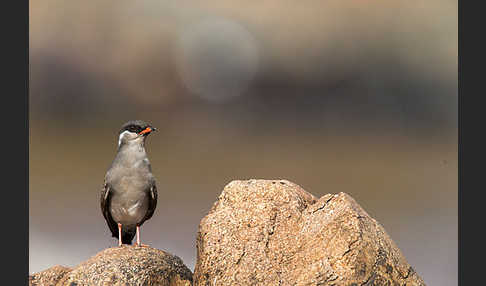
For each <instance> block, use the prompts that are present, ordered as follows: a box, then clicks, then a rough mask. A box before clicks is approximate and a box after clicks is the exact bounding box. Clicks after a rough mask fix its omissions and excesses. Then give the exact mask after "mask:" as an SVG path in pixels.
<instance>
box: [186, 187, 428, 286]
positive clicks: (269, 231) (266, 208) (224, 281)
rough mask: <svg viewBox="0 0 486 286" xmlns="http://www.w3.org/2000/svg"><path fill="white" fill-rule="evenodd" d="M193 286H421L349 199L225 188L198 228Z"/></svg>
mask: <svg viewBox="0 0 486 286" xmlns="http://www.w3.org/2000/svg"><path fill="white" fill-rule="evenodd" d="M194 285H196V286H197V285H354V286H358V285H400V286H402V285H425V284H424V282H423V281H422V279H421V278H420V277H419V276H418V275H417V274H416V272H415V271H414V270H413V268H412V267H411V266H410V265H409V264H408V263H407V261H406V260H405V258H404V257H403V255H402V254H401V252H400V250H399V249H398V248H397V246H396V245H395V243H394V242H393V241H392V240H391V239H390V237H389V236H388V235H387V234H386V232H385V230H384V229H383V227H382V226H381V225H379V224H378V223H377V222H376V221H375V220H374V219H373V218H371V217H370V216H369V215H368V214H367V213H366V212H365V211H364V210H363V209H362V208H361V207H360V206H359V205H358V204H357V203H356V202H355V201H354V200H353V199H352V198H351V197H350V196H349V195H347V194H345V193H339V194H335V195H332V194H328V195H325V196H323V197H321V198H320V199H317V198H315V197H314V196H312V195H311V194H309V193H307V192H306V191H305V190H303V189H302V188H301V187H299V186H298V185H296V184H294V183H291V182H289V181H286V180H272V181H270V180H249V181H233V182H231V183H229V184H228V185H227V186H226V187H225V188H224V190H223V192H222V194H221V195H220V196H219V198H218V201H217V202H216V203H215V204H214V205H213V207H212V209H211V210H210V212H209V214H208V215H207V216H206V217H204V218H203V219H202V221H201V223H200V225H199V232H198V236H197V263H196V268H195V270H194Z"/></svg>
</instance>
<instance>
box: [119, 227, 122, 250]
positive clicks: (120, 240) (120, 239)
mask: <svg viewBox="0 0 486 286" xmlns="http://www.w3.org/2000/svg"><path fill="white" fill-rule="evenodd" d="M121 228H122V225H121V223H119V224H118V246H122V238H121V232H122V230H121Z"/></svg>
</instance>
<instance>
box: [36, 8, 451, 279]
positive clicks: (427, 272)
mask: <svg viewBox="0 0 486 286" xmlns="http://www.w3.org/2000/svg"><path fill="white" fill-rule="evenodd" d="M30 67H31V71H30V126H31V129H30V161H29V163H30V199H29V204H30V220H29V222H30V224H29V231H30V235H29V237H30V243H29V257H30V263H29V272H30V273H32V272H36V271H40V270H43V269H45V268H48V267H50V266H53V265H55V264H63V265H67V266H74V265H76V264H78V263H80V262H81V261H82V260H84V259H87V258H89V257H91V256H92V255H94V254H95V253H96V252H98V251H99V250H101V249H103V248H106V247H110V246H114V245H116V240H115V239H112V238H110V234H109V230H108V228H107V226H106V223H105V221H104V219H103V217H102V214H101V212H100V209H99V192H100V188H101V186H102V182H103V177H104V174H105V172H106V170H107V168H108V166H109V165H110V163H111V160H112V159H113V157H114V155H115V152H116V144H117V131H118V129H119V128H120V126H121V125H122V124H123V123H124V122H125V121H127V120H130V119H143V120H146V121H149V122H151V123H152V124H153V125H154V126H156V127H158V128H159V130H160V132H158V133H155V134H153V135H152V136H150V138H149V139H148V142H147V149H148V153H149V157H150V160H151V162H152V168H153V171H154V174H155V176H156V178H157V179H158V189H159V198H160V200H159V203H158V207H157V210H156V212H155V215H154V217H153V218H152V219H151V220H150V221H148V222H147V223H145V224H144V226H143V227H142V240H143V241H144V243H147V244H150V245H151V246H153V247H156V248H160V249H164V250H167V251H169V252H171V253H174V254H176V255H178V256H180V257H181V258H182V259H183V260H184V261H185V263H186V264H187V265H188V266H189V268H191V269H193V267H194V264H195V258H196V257H195V256H196V250H195V237H196V232H197V226H198V224H199V221H200V219H201V218H202V217H203V216H204V215H205V214H206V213H207V212H208V210H209V209H210V207H211V206H212V204H213V202H214V201H215V200H216V198H217V196H218V195H219V193H220V192H221V191H222V189H223V187H224V186H225V185H226V184H227V183H229V182H230V181H231V180H233V179H249V178H267V179H274V178H285V179H288V180H290V181H293V182H295V183H297V184H299V185H301V186H302V187H303V188H304V189H306V190H307V191H309V192H311V193H313V194H314V195H316V196H322V195H324V194H326V193H337V192H341V191H342V192H347V193H349V194H350V195H351V196H353V197H354V198H355V199H356V200H357V201H358V203H360V204H361V205H362V206H363V207H364V208H365V210H366V211H367V212H368V213H369V214H370V215H371V216H372V217H374V218H375V219H377V220H378V221H379V222H380V223H381V224H382V225H383V226H384V227H385V229H386V230H387V232H388V233H389V234H390V236H391V237H392V238H393V239H394V240H395V242H396V243H397V244H398V246H399V247H400V249H401V250H402V251H403V253H404V255H405V257H406V258H407V260H408V261H409V263H410V264H411V265H412V266H413V267H414V268H415V269H416V271H417V272H418V273H419V274H420V275H421V276H422V277H423V278H424V280H425V282H426V283H427V284H428V285H456V284H457V282H456V281H457V184H458V179H457V171H458V169H457V86H458V83H457V1H447V0H442V1H438V0H431V1H399V2H397V1H385V0H372V1H357V0H353V1H351V0H342V1H304V2H302V1H299V2H297V1H287V0H278V1H277V0H270V1H229V2H228V1H223V0H220V1H197V2H194V1H183V0H179V1H160V0H157V1H155V0H148V1H117V2H116V3H114V2H112V1H99V0H98V1H68V2H66V1H61V0H45V1H31V3H30Z"/></svg>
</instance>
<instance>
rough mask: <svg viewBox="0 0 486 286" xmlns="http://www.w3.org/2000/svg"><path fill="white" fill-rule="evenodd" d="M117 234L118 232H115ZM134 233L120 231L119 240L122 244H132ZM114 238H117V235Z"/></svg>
mask: <svg viewBox="0 0 486 286" xmlns="http://www.w3.org/2000/svg"><path fill="white" fill-rule="evenodd" d="M117 232H118V231H117ZM135 234H136V231H132V230H124V229H122V235H121V240H122V244H132V240H133V238H134V237H135ZM114 237H116V238H118V233H117V234H116V236H115V235H114Z"/></svg>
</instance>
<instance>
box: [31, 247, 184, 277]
mask: <svg viewBox="0 0 486 286" xmlns="http://www.w3.org/2000/svg"><path fill="white" fill-rule="evenodd" d="M50 269H52V268H50ZM50 269H48V270H46V271H49V270H50ZM67 270H69V269H67ZM46 271H43V272H40V273H38V274H35V275H33V277H34V278H36V280H35V281H41V280H39V279H38V278H37V277H44V276H46V274H43V273H44V272H46ZM51 272H52V270H51ZM58 273H60V272H58ZM55 278H56V279H52V284H49V283H50V282H47V280H46V279H44V280H43V281H44V282H42V283H40V284H34V283H33V282H31V285H56V286H61V285H62V286H84V285H120V286H121V285H123V286H125V285H144V286H155V285H160V286H189V285H192V273H191V271H190V270H189V269H188V268H187V267H186V266H185V265H184V263H183V262H182V260H181V259H180V258H179V257H177V256H174V255H172V254H169V253H167V252H165V251H162V250H158V249H155V248H151V247H135V246H128V245H123V246H122V247H113V248H108V249H105V250H103V251H101V252H99V253H98V254H96V255H95V256H93V257H92V258H90V259H88V260H86V261H85V262H82V263H81V264H79V265H78V266H76V267H75V268H73V269H72V270H70V271H65V272H64V273H63V275H62V277H58V276H56V277H55ZM30 280H31V281H34V279H30ZM45 283H48V284H45Z"/></svg>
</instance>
